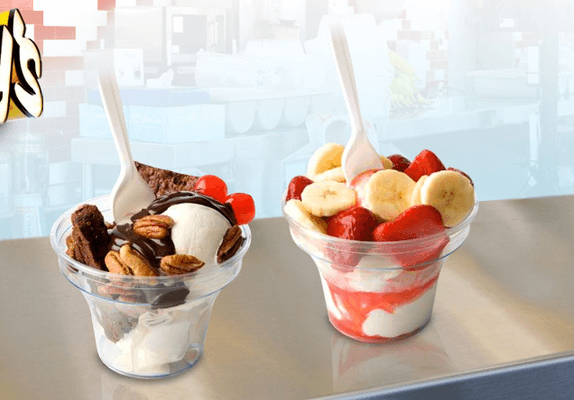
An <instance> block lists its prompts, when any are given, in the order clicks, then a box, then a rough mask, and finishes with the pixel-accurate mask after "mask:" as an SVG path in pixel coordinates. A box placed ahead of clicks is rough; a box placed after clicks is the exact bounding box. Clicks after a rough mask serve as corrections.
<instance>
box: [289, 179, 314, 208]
mask: <svg viewBox="0 0 574 400" xmlns="http://www.w3.org/2000/svg"><path fill="white" fill-rule="evenodd" d="M312 183H313V181H312V180H311V179H309V178H307V177H306V176H303V175H297V176H294V177H293V178H292V179H291V182H289V186H288V187H287V198H286V199H285V201H286V202H287V201H289V200H291V199H296V200H301V193H302V192H303V189H305V188H306V187H307V186H308V185H310V184H312Z"/></svg>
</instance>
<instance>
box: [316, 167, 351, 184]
mask: <svg viewBox="0 0 574 400" xmlns="http://www.w3.org/2000/svg"><path fill="white" fill-rule="evenodd" d="M313 180H314V181H315V182H322V181H334V182H341V183H345V182H347V180H346V179H345V173H344V172H343V167H336V168H333V169H329V170H327V171H325V172H321V173H320V174H318V175H315V179H313Z"/></svg>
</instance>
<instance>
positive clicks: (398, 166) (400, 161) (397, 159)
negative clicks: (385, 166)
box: [387, 154, 411, 172]
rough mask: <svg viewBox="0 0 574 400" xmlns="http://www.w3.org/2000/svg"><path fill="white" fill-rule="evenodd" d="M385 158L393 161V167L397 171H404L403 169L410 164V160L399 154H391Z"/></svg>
mask: <svg viewBox="0 0 574 400" xmlns="http://www.w3.org/2000/svg"><path fill="white" fill-rule="evenodd" d="M387 158H388V159H389V160H391V161H392V162H393V169H394V170H397V171H401V172H405V169H407V168H408V167H409V165H411V160H409V159H408V158H406V157H405V156H402V155H400V154H392V155H390V156H388V157H387Z"/></svg>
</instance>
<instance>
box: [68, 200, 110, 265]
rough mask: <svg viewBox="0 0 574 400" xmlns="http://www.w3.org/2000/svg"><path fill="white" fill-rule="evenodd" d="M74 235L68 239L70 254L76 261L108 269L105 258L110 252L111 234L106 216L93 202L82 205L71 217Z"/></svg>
mask: <svg viewBox="0 0 574 400" xmlns="http://www.w3.org/2000/svg"><path fill="white" fill-rule="evenodd" d="M71 220H72V236H71V239H67V240H66V243H67V245H68V251H67V253H68V255H70V256H71V257H73V258H74V259H75V260H76V261H79V262H81V263H84V264H86V265H90V266H92V267H94V268H97V269H101V270H104V271H106V270H107V269H106V267H105V264H104V258H105V256H106V254H107V252H108V247H109V243H110V234H109V233H108V229H107V227H106V224H105V221H104V216H103V215H102V213H101V212H100V210H98V208H97V207H96V206H94V205H91V204H84V205H82V206H80V207H79V208H78V209H77V210H76V211H74V213H73V214H72V217H71Z"/></svg>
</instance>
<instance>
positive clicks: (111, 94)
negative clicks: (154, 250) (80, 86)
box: [98, 70, 155, 224]
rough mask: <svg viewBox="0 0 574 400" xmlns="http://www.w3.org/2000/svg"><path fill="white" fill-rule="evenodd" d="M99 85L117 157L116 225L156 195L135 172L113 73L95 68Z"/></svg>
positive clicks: (113, 206)
mask: <svg viewBox="0 0 574 400" xmlns="http://www.w3.org/2000/svg"><path fill="white" fill-rule="evenodd" d="M98 85H99V88H100V95H101V96H102V101H103V103H104V109H105V111H106V115H107V117H108V123H109V124H110V128H111V130H112V135H113V137H114V142H115V144H116V150H117V151H118V155H119V157H120V168H121V169H120V176H119V177H118V180H117V181H116V184H115V185H114V188H113V189H112V214H113V216H114V221H115V222H116V223H117V224H120V223H125V222H128V221H129V217H130V216H131V215H132V214H134V213H135V212H137V211H139V210H141V209H142V208H145V207H147V206H149V205H150V204H151V202H152V201H153V200H154V199H155V195H154V193H153V191H152V190H151V188H150V187H149V186H148V185H147V183H146V182H145V181H144V180H143V178H142V177H141V176H140V174H139V173H138V171H137V169H136V166H135V164H134V159H133V157H132V152H131V150H130V143H129V141H128V133H127V129H126V121H125V118H124V111H123V109H122V99H121V98H120V91H119V89H118V83H117V82H116V77H115V75H114V73H113V72H111V71H105V70H100V71H98Z"/></svg>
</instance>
